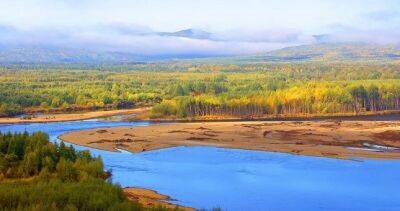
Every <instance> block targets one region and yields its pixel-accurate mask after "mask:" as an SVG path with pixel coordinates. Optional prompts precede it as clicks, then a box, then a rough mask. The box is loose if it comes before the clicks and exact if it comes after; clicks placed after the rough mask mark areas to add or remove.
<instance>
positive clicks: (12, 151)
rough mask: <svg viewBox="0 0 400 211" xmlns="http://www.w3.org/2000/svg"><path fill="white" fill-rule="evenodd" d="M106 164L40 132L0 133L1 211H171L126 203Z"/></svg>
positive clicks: (135, 203) (85, 152)
mask: <svg viewBox="0 0 400 211" xmlns="http://www.w3.org/2000/svg"><path fill="white" fill-rule="evenodd" d="M108 177H109V175H108V174H107V173H106V172H105V171H104V166H103V162H102V159H101V158H100V157H93V156H91V155H90V153H89V152H88V151H77V150H75V149H74V148H73V147H72V146H66V145H65V144H64V143H62V142H61V143H60V144H54V143H51V142H49V137H48V136H47V135H46V134H44V133H42V132H36V133H33V134H29V133H27V132H25V133H16V134H11V133H6V134H2V133H0V184H1V185H0V209H1V210H167V209H166V208H163V207H154V208H151V207H150V208H144V207H142V206H141V205H140V204H139V203H137V202H133V201H128V199H127V198H126V196H125V195H124V194H123V192H122V189H121V187H120V186H118V185H115V184H112V183H111V182H110V181H108Z"/></svg>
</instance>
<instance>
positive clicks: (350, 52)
mask: <svg viewBox="0 0 400 211" xmlns="http://www.w3.org/2000/svg"><path fill="white" fill-rule="evenodd" d="M233 60H240V61H242V62H310V61H312V62H343V61H362V62H366V61H373V62H374V61H399V60H400V47H399V46H396V45H373V44H361V43H358V44H357V43H356V44H354V43H353V44H352V43H337V44H334V43H320V44H312V45H301V46H294V47H287V48H283V49H279V50H275V51H271V52H266V53H262V54H259V55H256V56H243V57H237V58H235V59H233Z"/></svg>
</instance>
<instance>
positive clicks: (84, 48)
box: [0, 26, 400, 64]
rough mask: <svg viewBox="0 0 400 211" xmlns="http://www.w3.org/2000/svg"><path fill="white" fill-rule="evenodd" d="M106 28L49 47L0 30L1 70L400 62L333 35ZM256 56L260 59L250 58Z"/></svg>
mask: <svg viewBox="0 0 400 211" xmlns="http://www.w3.org/2000/svg"><path fill="white" fill-rule="evenodd" d="M106 28H107V30H109V31H107V32H108V33H109V34H110V37H107V39H105V38H98V37H96V36H97V35H96V36H94V35H93V34H91V36H90V37H89V38H82V36H78V35H76V34H75V35H74V33H75V32H71V33H70V34H67V33H66V32H67V31H68V30H65V31H62V32H59V33H53V34H51V33H50V35H46V36H47V37H48V38H47V40H48V42H46V37H45V36H44V35H43V32H26V33H24V32H23V31H18V30H17V29H14V28H11V27H0V37H2V38H3V39H2V40H1V41H0V64H119V63H137V62H154V61H160V60H171V59H197V58H210V59H211V60H213V61H221V60H229V61H232V62H304V61H377V60H380V61H382V60H399V59H400V48H399V46H398V45H395V44H371V43H368V42H358V43H355V42H335V40H334V38H332V36H331V35H329V34H321V35H313V36H312V39H311V40H309V41H307V42H304V43H305V44H304V43H303V42H302V41H301V40H302V38H301V37H300V35H298V34H296V33H289V32H287V33H284V32H282V34H279V35H277V34H274V33H272V32H270V33H267V34H266V35H265V36H264V35H263V34H260V35H257V36H254V37H250V36H240V34H239V35H238V34H235V33H233V32H232V33H231V34H223V35H222V34H218V33H211V32H208V31H204V30H200V29H193V28H189V29H184V30H179V31H175V32H157V31H152V30H149V29H146V28H138V27H136V28H135V27H130V28H127V27H124V26H113V27H109V26H107V27H106ZM96 30H97V31H104V30H98V29H96ZM96 30H95V31H96ZM71 34H72V35H71ZM116 34H117V35H118V36H116ZM43 37H44V38H43ZM94 37H95V38H94ZM114 37H115V38H118V39H120V40H117V41H116V42H117V43H118V47H115V46H114V43H112V44H113V46H111V44H110V43H108V40H109V39H112V38H114ZM82 40H83V41H82ZM93 40H95V41H93ZM266 43H267V44H266ZM266 45H267V46H266ZM241 48H243V49H246V48H252V49H253V50H250V51H246V50H241ZM225 49H226V51H225ZM233 49H234V50H233ZM267 49H271V50H267ZM274 49H275V50H274ZM253 51H254V52H261V53H251V52H253ZM249 52H250V53H249ZM211 60H210V61H211Z"/></svg>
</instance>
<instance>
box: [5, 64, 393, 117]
mask: <svg viewBox="0 0 400 211" xmlns="http://www.w3.org/2000/svg"><path fill="white" fill-rule="evenodd" d="M125 68H127V69H122V70H121V69H119V70H118V68H116V69H117V70H116V69H112V68H111V70H105V69H104V70H62V69H56V70H49V69H47V70H40V69H37V70H24V69H22V70H18V69H17V70H7V69H4V70H1V71H0V115H2V116H13V115H17V114H22V113H32V112H48V111H53V112H54V111H64V112H65V111H74V110H75V111H80V110H94V109H104V108H107V109H109V108H114V109H118V108H127V107H133V106H140V105H151V106H154V108H153V111H152V117H154V118H157V117H164V116H177V117H183V118H187V117H195V116H207V115H233V116H240V117H242V116H247V117H249V116H264V115H275V114H284V115H286V114H290V115H296V114H335V113H357V112H363V111H372V112H375V111H382V110H398V109H400V103H399V102H400V83H399V82H400V64H397V63H387V64H382V63H329V64H323V63H302V64H300V63H297V64H296V63H293V64H292V63H289V64H241V65H223V64H219V65H212V64H196V63H190V62H175V63H174V62H171V63H154V64H149V65H137V66H129V67H125Z"/></svg>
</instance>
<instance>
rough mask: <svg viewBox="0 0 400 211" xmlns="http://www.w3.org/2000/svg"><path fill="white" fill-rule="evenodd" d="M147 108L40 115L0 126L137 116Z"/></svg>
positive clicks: (7, 120) (0, 121)
mask: <svg viewBox="0 0 400 211" xmlns="http://www.w3.org/2000/svg"><path fill="white" fill-rule="evenodd" d="M149 110H150V108H149V107H143V108H133V109H121V110H107V111H91V112H84V113H61V114H42V115H38V116H33V117H31V118H19V117H11V118H0V124H14V123H44V122H64V121H76V120H86V119H93V118H102V117H111V116H116V115H139V114H142V113H145V112H147V111H149Z"/></svg>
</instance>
